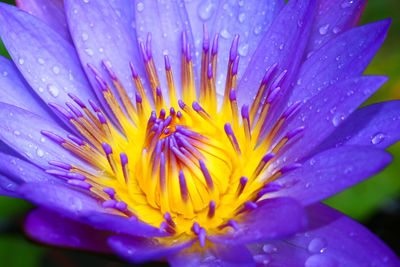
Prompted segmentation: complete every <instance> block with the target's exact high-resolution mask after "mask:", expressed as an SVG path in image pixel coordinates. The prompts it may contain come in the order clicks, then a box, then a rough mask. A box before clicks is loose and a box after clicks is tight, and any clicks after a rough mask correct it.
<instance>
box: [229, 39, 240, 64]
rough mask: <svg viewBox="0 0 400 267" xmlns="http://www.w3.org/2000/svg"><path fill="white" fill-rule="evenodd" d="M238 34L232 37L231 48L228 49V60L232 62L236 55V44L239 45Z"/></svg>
mask: <svg viewBox="0 0 400 267" xmlns="http://www.w3.org/2000/svg"><path fill="white" fill-rule="evenodd" d="M239 37H240V36H239V34H236V35H235V37H234V38H233V41H232V45H231V50H230V51H229V61H230V62H233V61H234V60H235V59H236V57H237V55H238V46H239Z"/></svg>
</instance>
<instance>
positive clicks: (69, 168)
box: [48, 160, 72, 171]
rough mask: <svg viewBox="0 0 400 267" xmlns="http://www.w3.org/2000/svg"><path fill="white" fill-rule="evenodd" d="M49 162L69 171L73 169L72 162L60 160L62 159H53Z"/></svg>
mask: <svg viewBox="0 0 400 267" xmlns="http://www.w3.org/2000/svg"><path fill="white" fill-rule="evenodd" d="M48 163H49V164H50V165H51V166H54V167H58V168H61V169H64V170H67V171H69V170H71V169H72V166H71V165H70V164H67V163H64V162H60V161H55V160H51V161H49V162H48Z"/></svg>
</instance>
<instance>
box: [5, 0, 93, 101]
mask: <svg viewBox="0 0 400 267" xmlns="http://www.w3.org/2000/svg"><path fill="white" fill-rule="evenodd" d="M0 36H1V38H2V40H3V42H4V44H5V46H6V48H7V50H8V52H9V53H10V55H11V57H12V59H13V61H14V62H16V66H17V68H18V69H19V71H20V72H21V73H22V75H23V76H24V78H25V79H26V81H27V82H28V83H29V85H30V86H31V87H32V89H33V90H34V91H35V92H36V93H37V95H38V96H39V97H41V98H42V99H43V101H44V102H46V103H48V102H53V103H58V104H60V105H64V103H65V102H67V101H70V98H69V97H68V95H67V93H72V94H74V95H76V96H78V97H79V98H80V99H82V100H87V99H94V95H93V94H92V92H91V90H90V86H89V84H88V82H87V80H86V77H85V76H84V75H83V73H82V68H81V66H80V62H79V59H78V57H77V56H76V53H75V50H74V47H73V46H72V45H71V44H70V43H69V42H68V41H66V40H65V39H64V38H63V37H61V36H60V35H59V34H58V33H57V32H55V31H54V30H53V29H51V28H50V27H49V26H47V25H46V24H45V23H44V22H42V21H40V20H39V19H37V18H35V17H33V16H31V15H29V14H27V13H25V12H23V11H21V10H20V9H19V8H17V7H14V6H10V5H6V4H3V3H1V4H0Z"/></svg>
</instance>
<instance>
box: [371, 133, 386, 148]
mask: <svg viewBox="0 0 400 267" xmlns="http://www.w3.org/2000/svg"><path fill="white" fill-rule="evenodd" d="M384 139H385V134H383V133H377V134H375V135H374V136H373V137H372V139H371V143H372V144H374V145H377V144H380V143H382V141H383V140H384Z"/></svg>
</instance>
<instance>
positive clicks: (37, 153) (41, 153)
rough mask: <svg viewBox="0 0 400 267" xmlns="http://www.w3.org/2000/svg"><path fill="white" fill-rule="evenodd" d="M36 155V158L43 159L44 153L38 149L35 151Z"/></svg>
mask: <svg viewBox="0 0 400 267" xmlns="http://www.w3.org/2000/svg"><path fill="white" fill-rule="evenodd" d="M36 155H38V157H40V158H41V157H43V156H44V152H43V150H41V149H40V148H38V149H37V150H36Z"/></svg>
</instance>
